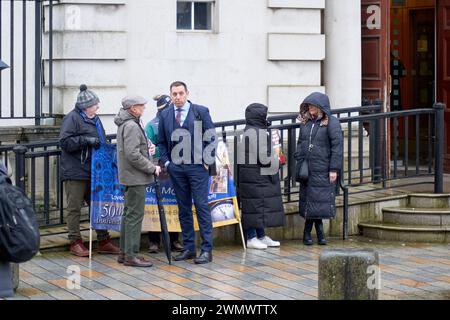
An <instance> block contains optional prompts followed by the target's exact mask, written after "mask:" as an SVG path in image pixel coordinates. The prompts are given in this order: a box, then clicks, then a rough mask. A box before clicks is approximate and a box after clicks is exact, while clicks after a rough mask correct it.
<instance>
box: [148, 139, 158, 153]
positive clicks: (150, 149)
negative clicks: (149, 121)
mask: <svg viewBox="0 0 450 320" xmlns="http://www.w3.org/2000/svg"><path fill="white" fill-rule="evenodd" d="M148 151H149V152H150V155H151V156H154V155H155V153H156V146H155V145H154V144H153V143H151V142H150V147H149V148H148Z"/></svg>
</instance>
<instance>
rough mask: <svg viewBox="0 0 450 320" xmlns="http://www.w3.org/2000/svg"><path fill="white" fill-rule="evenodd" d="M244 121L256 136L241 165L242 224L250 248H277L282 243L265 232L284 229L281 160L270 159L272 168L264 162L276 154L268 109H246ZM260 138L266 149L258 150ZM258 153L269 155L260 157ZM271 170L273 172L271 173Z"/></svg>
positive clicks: (248, 131)
mask: <svg viewBox="0 0 450 320" xmlns="http://www.w3.org/2000/svg"><path fill="white" fill-rule="evenodd" d="M245 121H246V126H245V129H244V132H245V133H246V136H249V137H251V136H252V135H253V136H254V137H257V138H256V139H249V143H246V144H245V160H244V161H243V162H244V163H239V164H238V169H239V198H240V202H241V208H242V224H243V227H244V229H245V231H246V234H247V248H249V249H266V248H267V247H278V246H280V242H278V241H273V240H272V239H271V238H269V237H268V236H266V235H265V232H264V228H266V227H280V226H283V225H284V219H285V218H284V208H283V200H282V198H281V186H280V178H279V176H278V169H279V163H278V158H277V157H271V159H272V164H275V165H274V166H272V167H271V165H270V163H269V161H265V160H267V159H269V155H273V151H272V144H271V141H272V139H271V135H270V134H269V130H268V129H267V127H268V123H267V107H266V106H265V105H262V104H260V103H252V104H251V105H249V106H248V107H247V109H246V110H245ZM258 133H259V134H258ZM260 139H266V144H265V147H266V148H265V149H259V147H258V146H260V143H259V141H260ZM261 142H262V141H261ZM259 151H261V152H264V153H267V154H264V156H263V157H260V153H259ZM266 156H267V157H266ZM263 158H266V159H263ZM252 160H254V161H252ZM274 161H277V162H276V163H275V162H274ZM269 167H271V168H272V169H273V170H268V168H269ZM264 169H266V170H267V172H265V170H264ZM273 171H275V172H273Z"/></svg>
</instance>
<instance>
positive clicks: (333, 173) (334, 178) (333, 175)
mask: <svg viewBox="0 0 450 320" xmlns="http://www.w3.org/2000/svg"><path fill="white" fill-rule="evenodd" d="M336 179H337V172H335V171H331V172H330V182H331V183H335V182H336Z"/></svg>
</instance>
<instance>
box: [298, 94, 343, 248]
mask: <svg viewBox="0 0 450 320" xmlns="http://www.w3.org/2000/svg"><path fill="white" fill-rule="evenodd" d="M298 119H299V121H300V136H299V139H298V142H297V150H296V153H295V158H296V160H297V166H296V167H297V181H299V182H300V200H299V201H300V202H299V211H300V215H301V216H302V217H303V218H305V229H304V231H303V243H304V244H305V245H312V243H313V242H312V239H311V231H312V227H313V224H315V227H316V233H317V238H318V242H319V244H321V245H325V244H326V239H325V233H324V231H323V223H322V219H333V218H334V217H335V215H336V207H335V190H336V181H337V176H338V173H339V172H340V170H341V168H342V152H343V150H342V149H343V138H342V129H341V124H340V123H339V120H338V119H337V118H336V117H334V116H332V115H331V109H330V101H329V99H328V96H327V95H325V94H323V93H320V92H314V93H312V94H310V95H309V96H308V97H306V98H305V100H304V101H303V103H302V104H301V105H300V113H299V116H298ZM308 154H309V155H308ZM308 157H309V160H308V164H309V166H308V168H309V174H308V178H307V180H302V179H300V177H299V176H300V171H301V170H300V168H301V165H302V164H303V162H304V161H307V158H308Z"/></svg>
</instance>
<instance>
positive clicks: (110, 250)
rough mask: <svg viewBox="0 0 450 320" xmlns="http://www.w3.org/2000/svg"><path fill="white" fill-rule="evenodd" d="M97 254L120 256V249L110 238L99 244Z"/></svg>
mask: <svg viewBox="0 0 450 320" xmlns="http://www.w3.org/2000/svg"><path fill="white" fill-rule="evenodd" d="M97 252H98V253H105V254H119V253H120V249H119V247H117V246H116V245H115V244H114V243H112V241H111V239H110V238H108V239H106V240H102V241H99V242H98V246H97Z"/></svg>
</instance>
